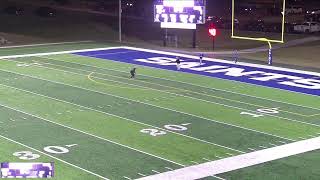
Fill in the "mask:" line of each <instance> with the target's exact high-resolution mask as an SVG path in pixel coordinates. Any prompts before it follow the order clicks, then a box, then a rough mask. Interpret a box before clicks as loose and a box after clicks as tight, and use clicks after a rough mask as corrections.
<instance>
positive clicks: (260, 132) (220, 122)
mask: <svg viewBox="0 0 320 180" xmlns="http://www.w3.org/2000/svg"><path fill="white" fill-rule="evenodd" d="M7 61H13V60H7ZM42 68H47V69H55V68H49V67H42ZM2 70H3V69H2ZM55 70H58V71H62V72H64V70H59V69H55ZM3 71H7V70H3ZM7 72H11V73H15V74H19V75H22V76H27V77H31V78H35V79H41V80H44V81H49V82H54V83H58V84H63V85H67V86H71V87H76V88H80V89H84V90H87V91H92V92H97V93H101V94H105V95H110V96H113V97H118V98H121V99H126V100H130V101H134V102H138V103H142V104H146V105H149V106H153V107H157V108H161V109H166V110H170V111H174V112H178V113H182V114H186V115H189V116H193V117H197V118H201V119H204V120H207V121H212V122H216V123H219V124H224V125H228V126H233V127H237V128H240V129H245V130H248V131H253V132H256V133H259V134H265V135H269V136H274V137H277V138H281V139H285V140H288V141H295V140H293V139H289V138H285V137H281V136H278V135H275V134H270V133H267V132H262V131H258V130H254V129H250V128H246V127H242V126H238V125H234V124H229V123H226V122H222V121H217V120H214V119H209V118H205V117H202V116H198V115H194V114H190V113H186V112H182V111H178V110H175V109H170V108H165V107H162V106H157V105H154V104H150V103H146V102H142V101H138V100H132V99H128V98H125V97H122V96H116V95H113V94H109V93H105V92H100V91H95V90H90V89H86V88H83V87H78V86H73V85H70V84H64V83H60V82H56V81H51V80H47V79H42V78H39V77H34V76H30V75H25V74H20V73H16V72H12V71H7ZM65 72H68V73H71V74H78V75H83V74H79V73H74V72H70V71H65ZM97 79H103V78H97ZM211 103H213V104H218V105H222V104H220V103H214V102H211ZM222 106H225V105H222ZM228 107H232V108H236V109H241V110H246V111H250V110H248V109H243V108H237V107H233V106H228ZM252 112H253V111H252ZM269 116H273V115H269ZM275 117H278V116H275ZM279 118H282V117H279ZM285 119H287V118H285ZM312 125H313V124H312ZM319 126H320V125H319ZM174 133H175V132H174Z"/></svg>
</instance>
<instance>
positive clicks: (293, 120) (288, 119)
mask: <svg viewBox="0 0 320 180" xmlns="http://www.w3.org/2000/svg"><path fill="white" fill-rule="evenodd" d="M5 60H6V61H11V62H18V61H14V60H7V59H5ZM35 66H36V67H39V68H47V69H52V70H56V71H62V72H66V73H70V74H77V75H81V76H86V77H87V78H88V74H80V73H75V72H71V71H65V70H61V69H56V68H50V67H44V66H38V65H35ZM1 70H2V71H5V72H10V73H14V74H20V73H16V72H12V71H8V70H5V69H1ZM20 75H22V76H24V75H23V74H20ZM26 76H29V77H32V78H36V79H42V78H38V77H33V76H30V75H26ZM97 79H101V80H104V78H97ZM44 80H45V81H51V80H46V79H44ZM106 80H107V79H106ZM51 82H55V81H51ZM117 82H118V81H117ZM60 84H63V85H68V86H71V87H77V88H80V89H85V90H88V91H92V92H98V93H101V94H105V95H109V96H113V97H118V98H121V99H126V100H129V101H135V102H139V103H142V104H146V105H149V106H154V107H158V106H156V105H152V104H149V103H145V102H142V101H138V100H132V99H129V98H126V97H122V96H117V95H114V94H109V93H104V92H100V91H95V90H90V89H87V88H83V87H79V86H73V85H70V84H65V83H61V82H60ZM137 86H138V85H137ZM158 91H160V90H158ZM161 92H164V93H168V94H173V95H175V96H181V97H186V98H190V99H195V100H198V101H203V102H207V103H210V104H217V105H220V106H225V107H229V108H233V109H238V110H245V111H250V112H254V113H256V111H253V110H249V109H244V108H239V107H235V106H230V105H226V104H221V103H217V102H213V101H207V100H203V99H198V98H195V97H190V96H185V95H180V94H176V93H173V92H166V91H161ZM159 107H160V106H159ZM162 108H163V107H162ZM167 109H168V108H167ZM169 110H172V109H169ZM261 114H264V115H266V116H271V117H276V118H279V119H284V120H287V121H292V122H297V123H301V124H307V125H311V126H316V127H320V125H318V124H313V123H309V122H303V121H298V120H295V119H290V118H286V117H281V116H276V115H272V114H267V113H261Z"/></svg>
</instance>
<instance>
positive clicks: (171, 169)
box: [165, 167, 173, 170]
mask: <svg viewBox="0 0 320 180" xmlns="http://www.w3.org/2000/svg"><path fill="white" fill-rule="evenodd" d="M165 168H166V169H169V170H173V169H172V168H170V167H165Z"/></svg>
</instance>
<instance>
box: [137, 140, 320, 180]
mask: <svg viewBox="0 0 320 180" xmlns="http://www.w3.org/2000/svg"><path fill="white" fill-rule="evenodd" d="M318 149H320V137H316V138H312V139H308V140H303V141H298V142H294V143H290V144H286V145H281V146H277V147H272V148H269V149H264V150H259V151H255V152H251V153H247V154H242V155H238V156H233V157H229V158H225V159H221V160H216V161H212V162H207V163H203V164H199V165H194V166H189V167H185V168H182V169H177V170H173V171H169V172H165V173H161V174H156V175H151V176H148V177H144V178H140V179H139V180H171V179H175V180H186V179H188V180H191V179H192V180H193V179H200V178H205V177H208V176H212V175H218V174H222V173H226V172H230V171H234V170H238V169H242V168H245V167H251V166H254V165H258V164H262V163H266V162H270V161H274V160H278V159H281V158H286V157H290V156H293V155H298V154H302V153H306V152H310V151H314V150H318Z"/></svg>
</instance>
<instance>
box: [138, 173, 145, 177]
mask: <svg viewBox="0 0 320 180" xmlns="http://www.w3.org/2000/svg"><path fill="white" fill-rule="evenodd" d="M138 175H140V176H143V177H146V176H147V175H144V174H142V173H138Z"/></svg>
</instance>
